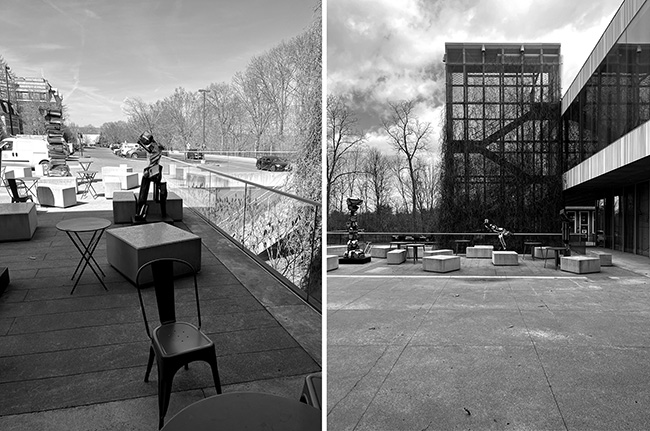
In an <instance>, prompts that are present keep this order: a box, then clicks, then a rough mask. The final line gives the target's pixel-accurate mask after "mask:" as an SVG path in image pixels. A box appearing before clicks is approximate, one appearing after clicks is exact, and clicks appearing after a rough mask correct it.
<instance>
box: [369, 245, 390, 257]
mask: <svg viewBox="0 0 650 431" xmlns="http://www.w3.org/2000/svg"><path fill="white" fill-rule="evenodd" d="M389 251H390V245H373V246H372V248H371V249H370V257H378V258H381V259H386V254H388V252H389Z"/></svg>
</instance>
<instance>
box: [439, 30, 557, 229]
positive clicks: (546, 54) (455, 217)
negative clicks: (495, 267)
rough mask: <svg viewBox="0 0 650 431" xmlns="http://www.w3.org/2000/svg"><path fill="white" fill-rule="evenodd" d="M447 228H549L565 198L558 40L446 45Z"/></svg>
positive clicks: (444, 184)
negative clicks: (491, 224) (486, 222)
mask: <svg viewBox="0 0 650 431" xmlns="http://www.w3.org/2000/svg"><path fill="white" fill-rule="evenodd" d="M444 62H445V68H446V89H447V92H446V116H445V131H444V146H443V151H444V156H443V158H444V162H443V177H442V201H443V208H442V209H443V211H442V218H441V224H442V226H441V227H442V228H443V230H444V229H447V230H450V231H456V232H459V231H464V232H472V231H476V230H477V228H479V229H480V227H481V226H482V223H483V219H484V218H490V219H492V220H495V221H496V222H497V223H498V224H500V225H505V226H508V228H510V229H515V230H519V231H521V230H526V231H547V230H549V229H551V228H554V227H555V225H557V223H553V221H554V218H555V216H556V215H557V211H558V206H559V205H560V199H559V196H560V190H561V183H560V174H561V158H560V155H561V147H560V143H559V140H558V138H559V133H558V132H559V115H558V112H559V107H560V88H561V87H560V66H561V54H560V45H559V44H488V43H485V44H482V43H447V44H446V45H445V57H444Z"/></svg>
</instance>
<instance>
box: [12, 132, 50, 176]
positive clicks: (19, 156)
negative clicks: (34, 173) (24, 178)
mask: <svg viewBox="0 0 650 431" xmlns="http://www.w3.org/2000/svg"><path fill="white" fill-rule="evenodd" d="M0 149H2V165H3V166H17V167H29V168H32V169H34V168H35V167H36V165H38V164H41V163H49V162H50V157H49V154H48V149H47V141H46V140H45V138H44V137H43V138H39V137H30V138H23V137H14V138H5V139H3V140H2V141H0Z"/></svg>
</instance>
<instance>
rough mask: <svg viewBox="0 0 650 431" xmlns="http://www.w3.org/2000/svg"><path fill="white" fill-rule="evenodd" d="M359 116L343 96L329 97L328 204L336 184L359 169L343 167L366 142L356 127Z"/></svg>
mask: <svg viewBox="0 0 650 431" xmlns="http://www.w3.org/2000/svg"><path fill="white" fill-rule="evenodd" d="M357 123H358V119H357V117H356V116H355V115H354V113H353V112H352V111H351V110H350V109H349V108H348V107H347V106H346V104H345V102H344V100H343V98H342V97H341V96H328V97H327V173H326V176H327V179H326V181H327V191H326V193H327V196H326V199H327V205H328V206H329V205H330V203H331V201H330V200H331V197H332V191H333V188H334V186H335V184H336V183H337V182H338V181H339V180H340V179H341V178H342V177H346V176H349V175H352V174H356V173H359V171H357V170H356V169H355V170H348V169H343V168H344V165H345V163H344V162H345V159H346V157H347V156H348V153H350V152H351V151H352V150H353V149H355V148H357V147H358V146H359V145H360V144H362V143H363V142H364V136H363V134H362V133H361V132H359V131H358V130H357V129H356V126H357Z"/></svg>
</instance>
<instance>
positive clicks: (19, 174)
mask: <svg viewBox="0 0 650 431" xmlns="http://www.w3.org/2000/svg"><path fill="white" fill-rule="evenodd" d="M31 176H32V168H21V167H18V166H7V169H6V170H5V178H23V177H31Z"/></svg>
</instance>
